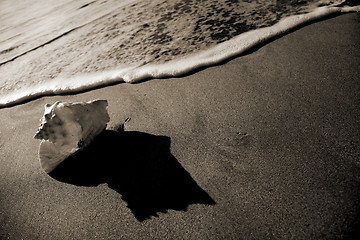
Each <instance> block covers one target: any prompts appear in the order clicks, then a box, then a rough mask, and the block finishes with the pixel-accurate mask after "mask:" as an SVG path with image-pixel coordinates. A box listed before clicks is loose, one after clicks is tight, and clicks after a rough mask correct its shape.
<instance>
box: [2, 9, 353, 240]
mask: <svg viewBox="0 0 360 240" xmlns="http://www.w3.org/2000/svg"><path fill="white" fill-rule="evenodd" d="M359 43H360V15H359V14H349V15H344V16H340V17H336V18H333V19H328V20H326V21H323V22H320V23H315V24H312V25H310V26H307V27H304V28H302V29H300V30H297V31H295V32H293V33H291V34H289V35H287V36H284V37H282V38H280V39H277V40H275V41H273V42H271V43H269V44H268V45H266V46H263V47H261V48H260V49H258V50H257V51H255V52H253V53H251V54H248V55H246V56H243V57H240V58H237V59H234V60H231V61H229V62H227V63H225V64H223V65H221V66H217V67H212V68H208V69H205V70H203V71H200V72H197V73H194V74H192V75H190V76H186V77H182V78H174V79H163V80H151V81H148V82H143V83H140V84H134V85H129V84H119V85H116V86H110V87H106V88H102V89H98V90H94V91H91V92H86V93H82V94H76V95H69V96H54V97H46V98H41V99H37V100H35V101H32V102H28V103H26V104H23V105H19V106H15V107H11V108H6V109H1V110H0V113H1V117H0V124H1V127H0V129H1V130H0V131H1V135H0V150H1V151H0V166H1V167H0V239H8V238H9V239H150V238H154V239H274V238H280V239H290V238H294V239H320V238H321V239H341V238H346V237H350V236H351V234H352V235H353V236H354V234H356V233H355V232H354V230H355V229H356V227H358V225H359V220H358V214H359V199H360V197H359V196H360V194H359V192H360V190H359V186H360V184H359V183H360V178H359V177H360V159H359V156H360V155H359V153H360V147H359V146H360V144H359V143H360V137H359V136H360V132H359V131H360V122H359V117H360V106H359V104H360V96H359V93H360V82H359V80H360V79H359V76H360V68H359V62H360V61H359V60H360V44H359ZM95 98H102V99H107V100H108V101H109V107H108V110H109V113H110V117H111V122H110V124H109V129H115V128H116V127H117V126H118V124H120V123H122V122H123V121H124V120H125V119H126V118H130V121H128V122H127V123H126V125H125V128H126V132H125V133H123V134H119V133H116V132H115V131H110V130H109V131H107V132H106V133H104V134H103V135H102V136H101V138H100V139H99V141H98V142H97V143H95V144H94V145H93V146H92V148H91V149H90V150H89V151H88V152H85V153H84V154H83V155H82V156H80V157H78V158H77V159H75V160H74V162H79V163H81V162H83V161H85V162H86V161H87V160H88V162H89V166H88V167H86V168H85V169H81V170H80V169H79V166H78V165H76V164H75V165H71V164H68V165H63V166H62V168H61V171H62V172H61V171H60V172H59V173H57V174H56V175H55V178H57V179H58V180H56V179H54V178H51V177H50V176H48V175H47V174H45V173H44V172H43V171H42V169H41V168H40V165H39V162H38V159H37V149H38V145H39V141H38V140H35V139H33V138H32V137H33V135H34V133H35V131H36V129H37V127H38V124H39V122H38V120H39V118H40V117H41V115H42V113H43V105H44V104H45V103H53V102H55V101H57V100H63V101H87V100H91V99H95ZM159 136H164V137H159ZM170 141H171V142H170ZM96 169H98V171H97V170H96ZM107 173H108V174H107ZM192 203H195V204H192ZM166 210H167V211H166ZM155 212H158V213H157V214H158V216H157V217H156V216H155V217H154V216H151V215H155ZM147 217H149V219H146V218H147Z"/></svg>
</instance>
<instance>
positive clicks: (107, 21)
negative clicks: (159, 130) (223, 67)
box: [0, 0, 360, 107]
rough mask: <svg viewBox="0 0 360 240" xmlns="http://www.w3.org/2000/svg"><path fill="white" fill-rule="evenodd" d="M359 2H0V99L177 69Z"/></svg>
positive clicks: (1, 102)
mask: <svg viewBox="0 0 360 240" xmlns="http://www.w3.org/2000/svg"><path fill="white" fill-rule="evenodd" d="M358 2H359V1H346V2H344V1H342V0H320V1H319V0H318V1H316V0H272V1H271V0H270V1H269V0H224V1H215V0H168V1H161V0H123V1H119V0H107V1H106V0H99V1H89V0H79V1H72V0H62V1H59V0H28V1H20V0H0V107H7V106H12V105H14V104H17V103H21V102H23V101H28V100H31V99H34V98H37V97H41V96H45V95H52V94H64V93H70V92H77V91H85V90H90V89H93V88H97V87H101V86H106V85H108V84H113V83H118V82H119V83H120V82H128V83H133V82H139V81H142V80H144V79H152V78H164V77H174V76H180V75H184V74H187V73H189V72H191V71H193V70H196V69H199V68H202V67H207V66H213V65H216V64H218V63H219V62H221V61H224V60H226V59H228V58H231V57H234V56H239V55H241V54H242V53H244V52H245V51H247V50H249V49H251V48H253V47H255V46H257V45H258V44H261V43H264V42H266V41H268V40H269V39H271V38H274V37H276V36H279V35H281V34H284V33H286V32H288V31H290V30H291V29H294V28H296V27H299V26H301V25H304V24H306V23H309V22H311V21H315V20H318V19H321V18H324V17H326V16H329V15H332V14H333V15H335V14H341V13H345V12H352V11H359V10H360V7H359V3H358ZM349 5H350V6H349ZM351 5H355V6H351Z"/></svg>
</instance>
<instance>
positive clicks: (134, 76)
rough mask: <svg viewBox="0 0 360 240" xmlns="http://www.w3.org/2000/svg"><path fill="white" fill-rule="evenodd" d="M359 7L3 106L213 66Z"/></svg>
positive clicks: (296, 19) (43, 89)
mask: <svg viewBox="0 0 360 240" xmlns="http://www.w3.org/2000/svg"><path fill="white" fill-rule="evenodd" d="M359 11H360V6H356V7H344V8H340V7H321V8H318V9H316V10H314V11H313V12H310V13H307V14H303V15H295V16H290V17H287V18H284V19H283V20H281V21H279V22H278V23H276V24H275V25H273V26H270V27H266V28H261V29H257V30H253V31H250V32H246V33H243V34H241V35H239V36H236V37H234V38H232V39H230V40H228V41H226V42H223V43H220V44H218V45H216V46H215V47H213V48H211V49H208V50H206V51H203V52H200V53H197V54H194V55H190V56H187V57H185V58H182V59H175V60H172V61H169V62H166V63H163V64H149V65H144V66H137V67H134V66H133V67H127V68H122V69H119V70H114V71H105V72H102V73H94V74H91V75H84V76H79V77H76V78H70V79H53V80H52V81H49V82H46V83H45V84H44V85H42V86H36V87H32V88H31V87H30V88H25V89H23V90H18V91H16V92H12V93H11V94H9V95H6V96H1V97H0V108H1V107H7V106H12V105H15V104H18V103H21V102H24V101H29V100H31V99H34V98H37V97H41V96H46V95H56V94H66V93H74V92H80V91H86V90H90V89H94V88H98V87H102V86H106V85H110V84H115V83H120V82H127V83H136V82H140V81H143V80H145V79H153V78H168V77H177V76H182V75H185V74H186V73H189V72H191V71H194V70H198V69H200V68H204V67H209V66H214V65H216V64H219V63H221V62H223V61H225V60H227V59H230V58H232V57H235V56H239V55H241V54H243V53H245V52H246V51H248V50H251V49H253V48H254V47H256V46H258V45H259V44H262V43H264V42H266V41H269V40H270V39H273V38H275V37H278V36H280V35H282V34H284V33H287V32H289V31H291V30H293V29H295V28H298V27H300V26H302V25H305V24H307V23H310V22H313V21H317V20H320V19H322V18H324V17H327V16H330V15H334V14H340V13H348V12H359Z"/></svg>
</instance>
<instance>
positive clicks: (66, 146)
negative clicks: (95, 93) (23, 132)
mask: <svg viewBox="0 0 360 240" xmlns="http://www.w3.org/2000/svg"><path fill="white" fill-rule="evenodd" d="M107 105H108V103H107V101H106V100H94V101H90V102H78V103H68V102H56V103H54V104H53V105H50V104H46V105H45V112H44V115H43V117H42V118H41V119H40V122H41V124H40V127H39V129H38V131H37V132H36V134H35V136H34V138H36V139H41V140H42V141H41V143H40V147H39V159H40V164H41V167H42V168H43V169H44V171H45V172H47V173H50V172H51V171H52V170H54V169H55V168H56V167H57V166H58V165H59V164H60V163H61V162H62V161H64V160H65V159H66V158H67V157H69V156H70V155H72V154H74V153H76V152H77V151H78V150H80V149H81V148H84V147H86V146H87V145H88V144H89V143H90V142H91V141H92V140H93V139H94V138H95V137H96V136H97V135H98V134H100V133H101V132H102V131H103V130H104V129H105V128H106V125H107V123H108V122H109V121H110V117H109V114H108V112H107V110H106V107H107Z"/></svg>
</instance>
